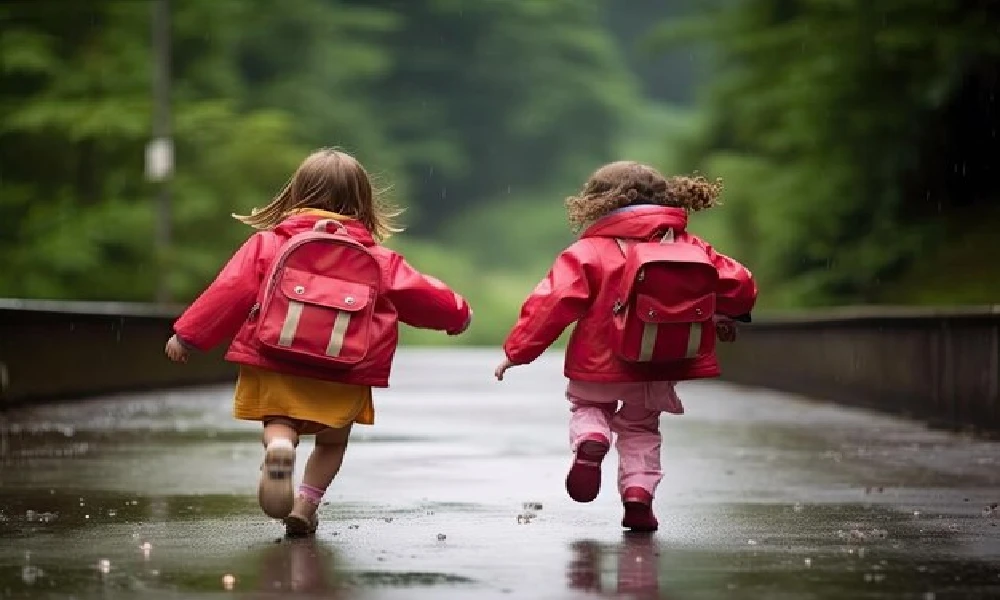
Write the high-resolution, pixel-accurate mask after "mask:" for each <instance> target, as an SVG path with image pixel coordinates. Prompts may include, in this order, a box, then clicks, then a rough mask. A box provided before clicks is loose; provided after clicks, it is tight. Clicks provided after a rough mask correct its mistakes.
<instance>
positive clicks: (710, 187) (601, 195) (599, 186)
mask: <svg viewBox="0 0 1000 600" xmlns="http://www.w3.org/2000/svg"><path fill="white" fill-rule="evenodd" d="M721 193H722V180H721V179H716V180H715V181H714V182H711V181H708V180H707V179H705V178H704V177H702V176H700V175H691V176H686V175H682V176H678V177H671V178H669V179H668V178H666V177H664V176H663V175H661V174H660V172H659V171H657V170H656V169H654V168H653V167H650V166H648V165H644V164H642V163H638V162H633V161H625V160H622V161H618V162H613V163H610V164H607V165H604V166H603V167H601V168H600V169H598V170H596V171H594V174H593V175H591V176H590V179H588V180H587V183H586V184H585V185H584V186H583V189H582V190H581V191H580V193H579V194H578V195H576V196H570V197H569V198H566V211H567V213H568V216H569V222H570V225H571V226H572V227H573V230H574V231H579V230H581V229H583V228H584V227H586V226H587V225H588V224H590V223H593V222H594V221H596V220H597V219H600V218H601V217H603V216H605V215H607V214H608V213H610V212H611V211H613V210H616V209H618V208H622V207H624V206H629V205H631V204H653V205H660V206H672V207H676V208H683V209H684V210H686V211H688V212H696V211H699V210H705V209H708V208H712V207H713V206H716V205H718V204H719V195H720V194H721Z"/></svg>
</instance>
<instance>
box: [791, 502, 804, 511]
mask: <svg viewBox="0 0 1000 600" xmlns="http://www.w3.org/2000/svg"><path fill="white" fill-rule="evenodd" d="M805 509H806V507H805V506H802V503H801V502H796V503H795V506H793V507H792V510H794V511H795V512H802V511H803V510H805Z"/></svg>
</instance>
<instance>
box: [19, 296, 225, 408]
mask: <svg viewBox="0 0 1000 600" xmlns="http://www.w3.org/2000/svg"><path fill="white" fill-rule="evenodd" d="M178 312H179V310H178V308H176V307H160V306H156V305H147V304H128V303H118V302H57V301H44V300H16V299H0V399H2V405H11V404H17V403H21V402H26V401H33V400H47V399H58V398H77V397H84V396H92V395H95V394H105V393H112V392H119V391H133V390H142V389H153V388H161V387H175V386H181V385H194V384H203V383H212V382H219V381H226V380H228V379H231V378H233V376H234V374H235V369H234V368H233V366H232V365H230V364H228V363H225V362H224V361H223V360H222V353H223V351H224V349H219V350H217V351H215V352H211V353H208V354H204V355H197V356H192V357H191V360H190V361H189V363H188V364H186V365H184V366H183V367H180V366H179V365H175V364H173V363H171V362H170V361H168V360H166V359H165V358H164V356H163V346H164V343H165V342H166V340H167V338H168V337H169V336H170V334H171V332H172V330H171V325H172V323H173V320H174V318H175V317H176V315H177V314H178Z"/></svg>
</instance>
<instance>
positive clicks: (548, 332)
mask: <svg viewBox="0 0 1000 600" xmlns="http://www.w3.org/2000/svg"><path fill="white" fill-rule="evenodd" d="M596 258H597V257H596V255H595V254H594V253H593V251H592V250H591V247H590V241H589V240H583V241H579V242H577V243H575V244H573V245H572V246H570V247H569V248H567V249H566V250H564V251H563V253H562V254H560V255H559V256H558V257H557V258H556V262H555V264H553V265H552V269H551V270H549V273H548V275H547V276H546V277H545V279H543V280H542V281H541V282H540V283H539V284H538V286H537V287H535V290H534V291H533V292H532V293H531V295H530V296H528V299H527V300H525V302H524V305H523V306H522V307H521V315H520V317H519V318H518V320H517V323H516V324H515V325H514V328H513V329H512V330H511V332H510V334H508V336H507V340H506V342H504V345H503V349H504V353H505V354H506V355H507V360H506V361H505V362H504V363H503V364H502V365H501V366H500V367H498V368H497V371H496V376H497V379H501V380H502V379H503V372H504V371H506V370H507V369H508V368H510V367H512V366H514V365H523V364H527V363H530V362H531V361H533V360H535V359H536V358H538V357H539V356H540V355H541V354H542V352H544V351H545V350H546V348H548V347H549V346H551V345H552V343H553V342H554V341H556V339H557V338H558V337H559V335H560V334H562V332H563V330H564V329H566V327H568V326H569V325H570V324H571V323H573V322H574V321H576V320H578V319H579V318H580V317H582V316H583V315H584V314H585V313H586V311H587V309H588V308H589V307H590V304H591V302H592V301H593V291H594V290H593V287H592V284H591V278H590V277H588V271H589V270H590V269H591V268H593V266H594V264H596V262H595V263H593V264H592V263H590V262H588V260H590V261H593V260H594V259H596Z"/></svg>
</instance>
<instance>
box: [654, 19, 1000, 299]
mask: <svg viewBox="0 0 1000 600" xmlns="http://www.w3.org/2000/svg"><path fill="white" fill-rule="evenodd" d="M998 23H1000V8H998V6H997V5H996V4H994V3H988V2H978V1H971V0H970V1H963V0H916V1H914V0H886V1H883V2H874V3H873V2H867V1H865V0H744V1H742V2H734V3H723V4H722V5H721V6H716V7H715V8H714V9H709V10H707V12H705V13H704V14H703V15H702V16H700V17H698V18H695V19H689V20H687V21H685V22H683V23H681V24H676V23H674V24H668V25H666V26H665V27H664V28H663V30H662V31H661V32H660V33H659V36H660V41H661V42H670V43H676V42H677V41H679V40H690V39H697V40H704V39H710V40H711V41H712V42H713V44H714V45H715V48H716V53H717V55H718V71H717V74H716V79H715V81H714V83H713V84H712V86H711V88H710V92H709V95H708V97H707V101H708V108H707V110H708V112H709V116H710V119H709V123H710V124H709V126H708V127H707V128H706V129H705V131H704V133H703V135H702V136H700V137H699V138H698V139H697V140H696V141H695V143H693V144H692V145H690V146H689V148H688V150H689V166H691V167H697V168H701V169H702V170H704V171H708V172H711V173H712V174H713V175H723V176H724V177H725V178H726V179H727V180H728V181H727V183H728V184H729V186H728V187H729V189H730V190H732V194H731V196H730V197H729V200H730V208H733V209H735V210H732V211H731V218H729V217H723V216H720V217H718V218H719V219H722V220H723V221H725V223H726V225H725V229H726V231H727V232H728V234H729V236H730V238H731V242H730V243H731V244H732V245H733V246H735V247H738V248H739V249H740V250H741V251H742V252H745V253H746V254H747V255H748V256H751V257H753V259H754V261H756V263H757V264H756V265H755V266H756V267H757V269H758V273H759V274H763V275H764V276H766V279H768V282H767V283H769V284H771V285H773V286H781V287H782V288H783V290H784V292H783V294H777V295H775V296H777V297H778V298H780V299H781V302H783V303H806V304H818V303H831V302H836V303H839V302H850V301H866V300H871V299H873V298H875V297H877V294H878V290H879V287H880V285H881V283H882V282H883V281H884V280H886V279H890V278H893V277H897V276H898V275H899V273H900V272H901V271H902V269H903V268H904V267H905V266H906V265H907V263H908V262H909V261H910V260H911V259H912V258H913V257H914V255H915V252H916V250H917V249H918V248H919V247H920V243H921V240H923V239H924V238H925V236H926V235H927V233H926V232H927V228H928V222H927V221H925V220H924V219H922V218H921V217H925V216H926V215H927V214H928V212H929V211H928V208H930V206H928V204H930V203H932V204H931V206H933V205H934V204H936V205H938V206H941V204H942V203H943V204H944V205H945V206H950V205H955V204H956V203H959V202H960V200H958V199H956V198H954V197H948V196H951V195H952V194H953V193H954V192H956V190H955V189H950V190H949V189H940V188H937V189H934V190H933V192H935V195H936V196H937V197H934V198H931V196H932V194H931V191H932V189H931V187H928V185H925V184H926V183H927V182H926V180H925V178H923V177H922V175H921V173H926V172H928V171H931V170H937V171H940V170H942V169H944V170H948V169H953V168H954V165H953V164H952V160H951V159H952V158H954V157H948V156H942V155H941V153H940V152H939V151H937V150H936V149H935V150H934V151H932V152H931V153H930V154H929V155H928V154H927V153H925V152H923V151H924V150H926V149H927V147H928V144H929V143H930V145H931V146H933V144H934V142H933V140H931V141H930V142H929V139H930V138H932V137H933V135H929V134H933V133H934V125H935V123H939V122H940V116H941V115H942V113H943V112H944V111H946V110H947V107H948V105H949V103H950V101H951V100H952V99H953V98H954V96H955V94H956V93H957V92H958V90H959V89H960V88H961V87H962V82H963V81H964V80H965V79H967V78H968V77H969V75H970V73H974V72H976V70H977V69H981V68H982V66H983V65H984V64H986V65H991V64H992V65H996V64H997V63H998V61H1000V38H997V36H996V35H995V34H994V33H995V29H996V26H997V24H998ZM994 122H995V119H994ZM994 189H995V188H994ZM942 196H945V197H942ZM929 199H930V203H929V202H928V200H929ZM930 227H931V228H932V229H933V224H930ZM765 289H767V288H765ZM775 296H772V299H775Z"/></svg>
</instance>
